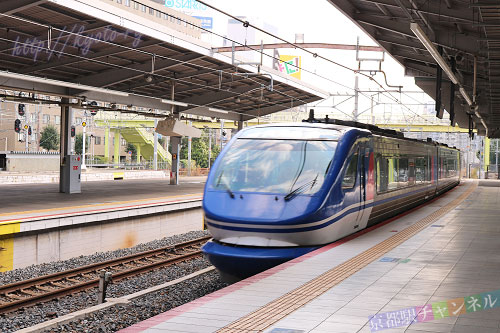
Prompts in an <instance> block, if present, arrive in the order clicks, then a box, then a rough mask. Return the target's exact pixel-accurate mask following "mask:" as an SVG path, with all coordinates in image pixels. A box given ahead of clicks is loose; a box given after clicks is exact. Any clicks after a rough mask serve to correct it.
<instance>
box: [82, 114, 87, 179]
mask: <svg viewBox="0 0 500 333" xmlns="http://www.w3.org/2000/svg"><path fill="white" fill-rule="evenodd" d="M86 116H87V112H86V111H84V113H83V122H82V126H83V142H82V166H81V169H82V170H85V169H87V166H86V165H85V144H86V141H87V140H86V139H87V137H86V136H85V134H86V129H87V117H86Z"/></svg>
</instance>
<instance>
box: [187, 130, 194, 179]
mask: <svg viewBox="0 0 500 333" xmlns="http://www.w3.org/2000/svg"><path fill="white" fill-rule="evenodd" d="M189 126H190V127H191V126H193V122H192V121H189ZM188 176H191V137H190V136H189V137H188Z"/></svg>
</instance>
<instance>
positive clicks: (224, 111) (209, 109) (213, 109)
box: [208, 108, 229, 114]
mask: <svg viewBox="0 0 500 333" xmlns="http://www.w3.org/2000/svg"><path fill="white" fill-rule="evenodd" d="M208 111H212V112H218V113H225V114H228V113H229V111H226V110H221V109H215V108H208Z"/></svg>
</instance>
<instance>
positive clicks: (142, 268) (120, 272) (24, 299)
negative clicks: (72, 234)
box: [0, 237, 210, 314]
mask: <svg viewBox="0 0 500 333" xmlns="http://www.w3.org/2000/svg"><path fill="white" fill-rule="evenodd" d="M209 239H210V237H202V238H198V239H194V240H191V241H188V242H184V243H180V244H176V245H173V246H167V247H163V248H160V249H156V250H150V251H145V252H140V253H136V254H132V255H128V256H125V257H120V258H116V259H111V260H107V261H104V262H100V263H95V264H90V265H86V266H83V267H78V268H75V269H70V270H67V271H63V272H58V273H54V274H50V275H44V276H40V277H36V278H33V279H29V280H25V281H20V282H15V283H11V284H8V285H4V286H0V296H2V297H4V298H7V299H14V301H6V302H4V303H0V314H2V313H6V312H11V311H14V310H16V309H19V308H22V307H26V306H30V305H34V304H38V303H41V302H46V301H50V300H52V299H54V298H57V297H61V296H66V295H69V294H73V293H76V292H80V291H83V290H86V289H89V288H93V287H96V286H98V284H99V278H92V277H88V276H87V277H86V276H85V275H90V274H95V275H96V276H98V271H99V270H101V269H104V268H109V269H112V270H115V272H113V280H114V281H119V280H122V279H125V278H128V277H131V276H134V275H138V274H141V273H144V272H147V271H151V270H154V269H157V268H160V267H164V266H170V265H174V264H176V263H179V262H182V261H185V260H189V259H193V258H195V257H198V256H200V255H201V251H200V250H194V251H193V250H190V251H189V252H188V253H181V254H176V253H175V251H177V250H184V251H185V250H188V249H189V248H190V247H194V246H197V245H201V244H202V243H203V242H205V241H207V240H209ZM165 255H167V256H168V257H165ZM127 264H128V265H131V264H133V265H134V267H128V268H124V269H121V268H122V267H126V265H127ZM82 277H83V278H84V279H86V280H83V281H77V280H75V278H82ZM66 283H71V284H69V285H67V286H65V285H63V286H61V284H66ZM58 284H59V285H58ZM44 285H46V286H44ZM50 288H54V290H48V289H50ZM30 289H34V290H36V291H34V290H30ZM13 292H16V293H21V294H23V296H19V295H15V294H14V295H12V294H11V293H13ZM24 295H26V296H24Z"/></svg>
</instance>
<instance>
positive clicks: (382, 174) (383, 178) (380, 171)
mask: <svg viewBox="0 0 500 333" xmlns="http://www.w3.org/2000/svg"><path fill="white" fill-rule="evenodd" d="M388 173H389V161H388V160H387V159H386V158H383V157H382V156H378V157H377V192H378V193H382V192H387V183H388Z"/></svg>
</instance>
